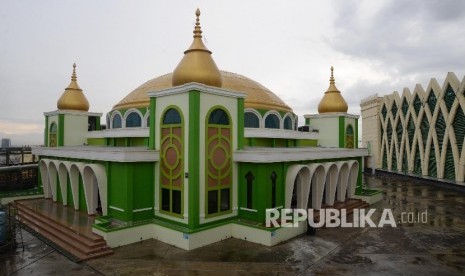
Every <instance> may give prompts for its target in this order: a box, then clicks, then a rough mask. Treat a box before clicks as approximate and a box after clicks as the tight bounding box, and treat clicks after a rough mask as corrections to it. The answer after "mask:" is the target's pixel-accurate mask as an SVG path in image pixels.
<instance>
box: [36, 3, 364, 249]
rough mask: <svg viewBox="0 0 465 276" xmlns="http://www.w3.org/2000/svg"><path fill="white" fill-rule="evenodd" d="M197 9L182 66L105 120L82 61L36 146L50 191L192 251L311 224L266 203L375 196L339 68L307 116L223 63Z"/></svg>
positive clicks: (111, 240)
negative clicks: (365, 179)
mask: <svg viewBox="0 0 465 276" xmlns="http://www.w3.org/2000/svg"><path fill="white" fill-rule="evenodd" d="M199 16H200V11H199V10H197V11H196V17H197V19H196V23H195V27H194V32H193V33H194V36H193V42H192V44H191V45H190V47H189V48H188V49H187V50H186V51H185V52H184V56H183V58H182V60H181V61H180V62H179V64H178V65H177V66H176V68H175V69H174V71H173V72H172V73H168V74H165V75H162V76H159V77H156V78H154V79H151V80H148V81H147V82H145V83H143V84H142V85H141V86H139V87H138V88H136V89H135V90H134V91H132V92H131V93H129V94H128V95H127V96H126V97H124V98H123V99H122V100H120V101H119V102H118V103H116V104H115V105H114V107H113V109H112V110H111V111H109V112H108V113H107V114H106V116H105V117H104V121H105V123H106V124H103V123H102V121H101V117H102V113H95V112H89V102H88V101H87V99H86V97H85V95H84V93H83V90H82V89H81V88H80V87H79V85H78V83H77V74H76V65H73V73H72V76H71V83H70V84H69V86H68V87H67V88H66V89H65V91H64V93H63V94H62V96H61V97H60V98H59V100H58V103H57V107H58V109H57V110H55V111H51V112H45V113H44V115H45V147H42V148H37V149H35V150H34V153H35V154H36V155H38V156H39V158H40V161H39V173H40V176H39V178H40V179H39V183H40V187H41V188H42V189H43V194H44V197H45V198H46V199H49V200H51V201H53V202H58V203H60V204H62V205H64V206H70V207H72V208H74V210H77V211H80V212H85V213H87V214H88V215H89V216H95V223H94V224H93V225H92V231H93V232H94V233H96V234H98V235H100V236H102V237H103V238H104V239H105V241H106V242H107V244H108V245H109V246H110V247H115V246H120V245H125V244H129V243H134V242H137V241H140V240H144V239H149V238H155V239H158V240H161V241H163V242H165V243H168V244H172V245H175V246H177V247H180V248H183V249H186V250H190V249H194V248H198V247H201V246H204V245H208V244H211V243H213V242H216V241H220V240H222V239H225V238H229V237H235V238H239V239H243V240H247V241H251V242H255V243H260V244H264V245H269V246H272V245H275V244H277V243H279V242H282V241H285V240H287V239H290V238H292V237H294V236H297V235H299V234H301V233H304V232H305V231H306V228H307V223H305V222H302V223H300V224H299V226H298V227H294V228H284V227H266V226H265V217H266V212H267V209H277V210H280V209H282V208H305V209H307V208H313V209H316V210H318V209H321V208H324V207H327V206H336V205H338V206H344V203H345V202H347V201H348V200H350V199H359V200H361V199H363V200H365V201H367V202H370V197H368V196H364V189H363V187H362V177H361V169H362V160H363V158H364V157H365V156H366V155H367V154H368V151H367V149H361V148H358V142H357V141H358V118H359V116H358V115H352V114H349V113H347V110H348V106H347V103H346V101H345V100H344V98H343V97H342V95H341V93H340V91H339V90H338V89H337V87H336V85H335V78H334V73H333V68H332V67H331V77H330V81H329V88H328V89H327V91H326V92H325V93H324V96H323V98H322V100H321V102H320V103H319V105H318V114H309V115H305V116H304V117H305V124H304V125H303V126H300V127H298V119H297V115H296V114H295V113H294V112H293V111H292V109H291V108H290V107H289V106H288V105H287V104H286V103H284V102H283V101H282V100H281V99H280V98H279V97H278V96H277V95H275V94H274V93H273V92H272V91H270V90H268V89H267V88H265V87H264V86H262V85H261V84H259V83H258V82H256V81H253V80H251V79H249V78H247V77H245V76H242V75H239V74H236V73H231V72H226V71H221V70H219V69H218V67H217V65H216V64H215V62H214V60H213V58H212V52H211V51H210V50H208V49H207V47H206V46H205V45H204V43H203V41H202V30H201V26H200V22H199ZM363 202H364V201H363ZM364 203H365V202H364ZM341 204H342V205H341Z"/></svg>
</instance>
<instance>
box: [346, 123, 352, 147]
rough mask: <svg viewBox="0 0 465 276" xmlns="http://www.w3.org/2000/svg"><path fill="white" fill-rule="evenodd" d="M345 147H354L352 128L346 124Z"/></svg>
mask: <svg viewBox="0 0 465 276" xmlns="http://www.w3.org/2000/svg"><path fill="white" fill-rule="evenodd" d="M346 148H349V149H353V148H354V128H353V127H352V125H348V126H347V128H346Z"/></svg>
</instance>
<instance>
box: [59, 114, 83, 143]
mask: <svg viewBox="0 0 465 276" xmlns="http://www.w3.org/2000/svg"><path fill="white" fill-rule="evenodd" d="M64 119H65V123H64V126H65V131H64V136H65V137H64V139H63V145H64V146H80V145H83V144H84V143H85V142H86V140H87V129H88V117H87V115H85V116H79V115H70V114H65V115H64Z"/></svg>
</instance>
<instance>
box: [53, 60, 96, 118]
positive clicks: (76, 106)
mask: <svg viewBox="0 0 465 276" xmlns="http://www.w3.org/2000/svg"><path fill="white" fill-rule="evenodd" d="M57 107H58V109H61V110H63V109H65V110H80V111H88V110H89V102H88V101H87V99H86V96H84V93H82V89H81V88H80V87H79V85H78V83H77V75H76V63H73V73H72V74H71V82H70V83H69V85H68V87H66V89H65V92H63V95H61V97H60V99H59V100H58V102H57Z"/></svg>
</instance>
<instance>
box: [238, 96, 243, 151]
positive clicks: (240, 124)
mask: <svg viewBox="0 0 465 276" xmlns="http://www.w3.org/2000/svg"><path fill="white" fill-rule="evenodd" d="M243 148H244V99H237V149H243Z"/></svg>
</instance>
